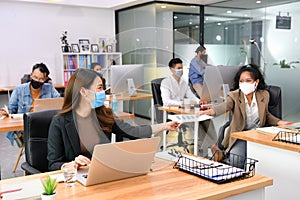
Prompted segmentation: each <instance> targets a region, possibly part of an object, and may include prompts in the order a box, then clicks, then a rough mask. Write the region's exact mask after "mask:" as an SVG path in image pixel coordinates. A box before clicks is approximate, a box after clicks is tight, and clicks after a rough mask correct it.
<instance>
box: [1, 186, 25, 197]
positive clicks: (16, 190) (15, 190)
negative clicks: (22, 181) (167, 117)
mask: <svg viewBox="0 0 300 200" xmlns="http://www.w3.org/2000/svg"><path fill="white" fill-rule="evenodd" d="M20 190H22V188H18V189H13V190H6V191H3V192H0V196H2V194H6V193H11V192H18V191H20Z"/></svg>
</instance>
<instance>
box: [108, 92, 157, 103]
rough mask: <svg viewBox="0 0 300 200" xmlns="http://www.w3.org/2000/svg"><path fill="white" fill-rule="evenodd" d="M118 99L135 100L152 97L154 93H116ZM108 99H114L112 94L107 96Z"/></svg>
mask: <svg viewBox="0 0 300 200" xmlns="http://www.w3.org/2000/svg"><path fill="white" fill-rule="evenodd" d="M116 98H117V100H118V101H129V100H130V101H134V100H139V99H151V98H152V94H148V93H137V94H136V95H135V96H129V94H127V93H125V94H123V95H116ZM106 100H107V101H109V102H111V101H112V95H108V96H107V98H106Z"/></svg>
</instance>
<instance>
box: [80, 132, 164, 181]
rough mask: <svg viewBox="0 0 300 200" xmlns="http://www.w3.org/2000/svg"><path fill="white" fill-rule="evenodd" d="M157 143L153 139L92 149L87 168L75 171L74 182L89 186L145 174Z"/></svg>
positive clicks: (105, 145)
mask: <svg viewBox="0 0 300 200" xmlns="http://www.w3.org/2000/svg"><path fill="white" fill-rule="evenodd" d="M159 141H160V137H153V138H145V139H138V140H130V141H125V142H117V143H108V144H99V145H96V146H95V147H94V151H93V155H92V160H91V164H90V167H89V168H88V169H87V168H86V169H79V170H78V172H77V181H78V182H79V183H81V184H83V185H84V186H90V185H95V184H99V183H105V182H109V181H115V180H120V179H125V178H130V177H135V176H140V175H144V174H147V173H148V172H149V171H150V168H151V165H152V163H153V161H154V156H155V153H156V151H157V148H158V144H159Z"/></svg>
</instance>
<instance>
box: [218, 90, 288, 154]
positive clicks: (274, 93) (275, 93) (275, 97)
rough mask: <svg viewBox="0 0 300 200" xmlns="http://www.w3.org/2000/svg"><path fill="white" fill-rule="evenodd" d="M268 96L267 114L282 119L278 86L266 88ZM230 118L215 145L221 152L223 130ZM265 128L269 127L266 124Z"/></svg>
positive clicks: (225, 125) (220, 130) (220, 131)
mask: <svg viewBox="0 0 300 200" xmlns="http://www.w3.org/2000/svg"><path fill="white" fill-rule="evenodd" d="M266 90H268V92H269V95H270V101H269V104H268V110H269V112H270V113H271V114H272V115H274V116H275V117H277V118H279V119H282V100H281V88H280V87H279V86H274V85H268V86H267V87H266ZM230 121H231V116H230V117H229V121H227V122H226V123H225V124H224V125H223V126H221V127H220V129H219V136H218V140H217V145H218V147H219V149H221V150H222V148H223V147H222V144H221V143H222V141H223V139H224V134H225V129H226V128H227V127H228V126H229V125H230ZM266 126H270V125H269V124H266Z"/></svg>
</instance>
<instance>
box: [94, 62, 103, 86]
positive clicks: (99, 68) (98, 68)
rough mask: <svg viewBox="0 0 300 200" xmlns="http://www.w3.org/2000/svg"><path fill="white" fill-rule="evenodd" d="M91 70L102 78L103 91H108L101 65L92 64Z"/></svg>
mask: <svg viewBox="0 0 300 200" xmlns="http://www.w3.org/2000/svg"><path fill="white" fill-rule="evenodd" d="M91 69H92V70H94V71H96V72H97V73H98V74H99V75H100V76H101V77H102V82H103V90H106V80H105V78H104V77H103V73H104V70H103V69H102V66H101V65H100V64H99V63H97V62H94V63H91Z"/></svg>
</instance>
